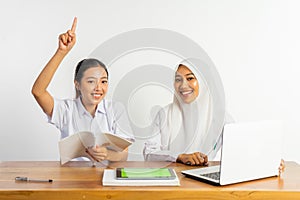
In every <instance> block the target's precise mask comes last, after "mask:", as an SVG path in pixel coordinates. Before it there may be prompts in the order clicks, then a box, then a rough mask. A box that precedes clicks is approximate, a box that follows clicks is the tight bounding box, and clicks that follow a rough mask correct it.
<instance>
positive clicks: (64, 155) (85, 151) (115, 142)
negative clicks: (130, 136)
mask: <svg viewBox="0 0 300 200" xmlns="http://www.w3.org/2000/svg"><path fill="white" fill-rule="evenodd" d="M131 144H132V141H130V140H127V139H125V138H122V137H119V136H117V135H115V134H111V133H101V134H98V135H97V136H95V135H94V134H93V133H91V132H87V131H84V132H79V133H76V134H73V135H70V136H69V137H66V138H64V139H62V140H61V141H59V152H60V160H61V164H65V163H66V162H68V161H70V160H72V159H74V158H78V157H87V158H89V159H93V160H95V161H100V160H99V158H100V159H101V157H103V158H105V157H106V156H107V150H112V151H119V152H121V151H123V150H124V149H126V148H127V147H128V146H130V145H131ZM95 153H96V154H95ZM95 155H97V156H95ZM96 157H97V158H96Z"/></svg>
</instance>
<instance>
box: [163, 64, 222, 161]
mask: <svg viewBox="0 0 300 200" xmlns="http://www.w3.org/2000/svg"><path fill="white" fill-rule="evenodd" d="M179 65H184V66H186V67H188V68H189V69H190V70H191V71H192V72H193V74H194V75H195V77H196V79H197V81H198V84H199V94H198V96H197V98H196V99H195V100H194V101H193V102H191V103H189V104H187V103H184V102H183V101H182V100H181V98H180V97H179V96H178V95H177V94H176V91H175V92H174V93H175V94H174V98H173V102H172V103H171V104H169V105H168V106H167V107H165V108H164V109H163V111H164V112H163V113H162V112H160V115H164V116H160V118H161V119H165V120H163V123H162V126H161V130H160V131H161V150H162V151H170V154H171V155H172V156H173V157H175V158H177V156H178V155H179V154H182V153H194V152H202V153H205V154H208V153H210V152H211V149H212V148H213V147H214V146H215V143H216V142H217V140H218V138H219V136H220V132H219V131H209V129H210V127H211V124H212V120H213V117H212V115H213V104H212V98H211V95H210V91H209V87H208V85H207V82H206V81H205V79H204V78H203V76H202V74H201V68H202V67H207V66H194V64H192V63H191V62H189V60H184V61H182V62H180V64H179ZM179 65H178V66H177V68H176V71H177V69H178V67H179ZM212 154H214V155H210V157H214V156H215V153H212Z"/></svg>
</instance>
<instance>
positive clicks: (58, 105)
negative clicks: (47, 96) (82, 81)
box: [48, 99, 71, 130]
mask: <svg viewBox="0 0 300 200" xmlns="http://www.w3.org/2000/svg"><path fill="white" fill-rule="evenodd" d="M70 103H71V102H70V100H62V99H54V107H53V112H52V117H49V116H48V122H49V123H50V124H53V125H54V126H56V127H57V128H58V129H59V130H62V129H63V127H64V125H65V124H67V121H68V110H70Z"/></svg>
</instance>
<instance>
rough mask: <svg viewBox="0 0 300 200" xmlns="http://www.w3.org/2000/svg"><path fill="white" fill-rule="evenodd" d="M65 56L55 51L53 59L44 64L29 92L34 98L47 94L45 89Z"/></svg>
mask: <svg viewBox="0 0 300 200" xmlns="http://www.w3.org/2000/svg"><path fill="white" fill-rule="evenodd" d="M65 56H66V53H63V52H61V51H59V50H57V51H56V52H55V54H54V55H53V57H52V58H51V59H50V60H49V62H48V63H47V64H46V66H45V67H44V69H43V70H42V71H41V73H40V74H39V76H38V77H37V79H36V81H35V83H34V84H33V87H32V91H31V92H32V94H33V95H34V96H35V97H36V98H38V97H39V96H41V95H43V94H44V93H45V92H47V87H48V85H49V84H50V82H51V80H52V78H53V76H54V74H55V72H56V70H57V68H58V66H59V65H60V63H61V62H62V60H63V59H64V57H65Z"/></svg>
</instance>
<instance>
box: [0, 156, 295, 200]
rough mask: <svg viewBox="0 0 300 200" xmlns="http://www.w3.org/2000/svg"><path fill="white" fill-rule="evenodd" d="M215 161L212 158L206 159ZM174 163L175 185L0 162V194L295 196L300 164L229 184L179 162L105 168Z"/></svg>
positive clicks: (80, 166) (82, 167)
mask: <svg viewBox="0 0 300 200" xmlns="http://www.w3.org/2000/svg"><path fill="white" fill-rule="evenodd" d="M210 164H214V163H210ZM118 166H123V167H165V166H169V167H174V168H175V170H176V172H177V174H178V176H179V179H180V183H181V186H180V187H176V186H173V187H170V186H169V187H123V186H120V187H104V186H102V176H103V170H104V168H101V167H91V164H90V162H70V163H67V165H65V166H60V164H59V162H55V161H53V162H52V161H51V162H48V161H47V162H0V199H1V200H6V199H39V200H42V199H64V200H65V199H73V200H76V199H97V200H99V199H111V200H113V199H130V200H131V199H145V200H147V199H154V200H158V199H270V200H274V199H280V200H281V199H300V166H299V165H298V164H297V163H295V162H286V170H285V172H284V173H283V176H282V177H281V178H278V177H273V178H267V179H262V180H257V181H250V182H246V183H240V184H235V185H229V186H222V187H221V186H212V185H209V184H206V183H202V182H199V181H196V180H193V179H189V178H186V177H185V176H183V175H181V173H180V171H181V170H184V169H188V168H193V167H189V166H185V165H182V164H179V163H165V162H116V163H112V164H110V166H109V168H115V167H118ZM16 176H27V177H30V178H36V179H53V180H54V181H53V183H28V182H16V181H15V180H14V179H15V177H16Z"/></svg>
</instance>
